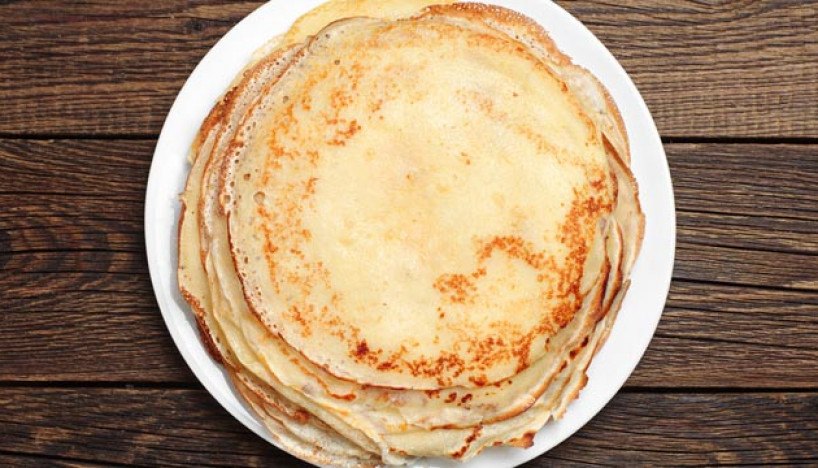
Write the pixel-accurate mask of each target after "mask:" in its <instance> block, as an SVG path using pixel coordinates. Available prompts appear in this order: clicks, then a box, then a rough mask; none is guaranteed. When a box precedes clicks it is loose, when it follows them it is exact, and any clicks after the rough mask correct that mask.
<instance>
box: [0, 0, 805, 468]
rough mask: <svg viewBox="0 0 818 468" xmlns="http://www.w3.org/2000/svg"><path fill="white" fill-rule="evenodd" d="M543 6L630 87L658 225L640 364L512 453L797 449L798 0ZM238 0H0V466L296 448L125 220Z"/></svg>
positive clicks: (706, 459)
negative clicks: (170, 114)
mask: <svg viewBox="0 0 818 468" xmlns="http://www.w3.org/2000/svg"><path fill="white" fill-rule="evenodd" d="M560 3H561V4H562V5H563V6H564V7H565V8H567V9H568V10H569V11H570V12H571V13H573V14H574V15H576V16H577V17H578V18H579V19H581V20H582V21H583V22H584V23H585V24H586V25H588V26H589V27H590V28H591V29H592V30H593V31H594V32H595V33H596V34H597V35H598V36H599V38H600V39H601V40H602V41H603V42H604V43H605V44H606V45H607V46H608V47H609V48H610V49H611V51H612V52H613V53H614V55H616V56H617V57H618V58H619V60H620V61H621V62H622V64H623V65H624V67H625V68H626V69H627V70H628V72H629V73H630V74H631V76H632V77H633V79H634V81H635V82H636V84H637V85H638V87H639V89H640V90H641V91H642V93H643V95H644V97H645V99H646V100H647V103H648V105H649V106H650V108H651V110H652V112H653V115H654V117H655V119H656V122H657V124H658V126H659V129H660V131H661V134H662V135H663V136H664V141H665V147H666V150H667V153H668V159H669V161H670V167H671V172H672V174H673V181H674V184H675V190H676V197H677V206H678V224H679V235H678V249H677V252H676V257H677V263H676V269H675V273H674V281H673V286H672V288H671V292H670V298H669V300H668V303H667V307H666V309H665V312H664V316H663V318H662V322H661V324H660V325H659V329H658V331H657V333H656V336H655V338H654V340H653V342H652V344H651V347H650V349H649V350H648V352H647V354H646V355H645V357H644V359H643V361H642V363H641V365H640V366H639V368H638V369H637V371H636V372H635V373H634V374H633V376H632V377H631V378H630V380H629V381H628V383H627V385H626V387H625V388H624V389H623V390H622V391H621V392H620V393H619V395H618V396H617V397H616V398H615V399H614V400H613V401H612V402H611V404H610V405H608V407H607V408H605V410H603V411H602V413H601V414H600V415H598V416H597V417H596V418H595V419H594V420H593V421H592V422H591V423H590V424H588V425H587V426H586V427H585V428H584V429H583V430H581V431H580V432H579V433H577V434H576V435H575V436H574V437H572V438H571V439H569V440H568V441H567V442H565V443H563V444H562V445H560V446H559V447H557V448H556V449H555V450H553V451H551V452H550V453H548V454H547V455H545V456H543V457H541V458H539V459H538V460H537V461H535V462H533V463H532V464H531V466H546V465H551V464H561V463H578V464H584V463H606V464H616V465H624V464H630V463H644V464H712V463H724V464H737V463H750V462H757V463H764V464H773V463H799V462H803V463H813V464H814V463H818V3H815V2H803V1H784V0H776V1H718V2H717V1H711V2H701V1H680V2H674V3H673V4H671V3H670V2H664V1H661V2H659V1H649V0H632V1H627V2H625V4H623V5H618V3H620V2H597V1H563V2H560ZM256 6H258V2H227V1H181V0H173V1H160V2H154V1H145V0H139V1H132V2H106V1H87V2H49V1H35V0H19V1H11V2H0V103H1V104H0V105H2V110H1V111H0V207H2V208H1V209H0V266H1V267H2V271H1V272H0V465H7V464H20V465H29V464H36V465H39V464H55V465H72V466H74V465H94V464H104V465H109V464H139V465H154V464H157V463H162V464H194V465H267V466H290V465H292V466H295V465H298V464H299V463H298V462H296V461H295V460H294V459H293V458H291V457H289V456H288V455H286V454H284V453H282V452H280V451H278V450H276V449H275V448H273V447H271V446H270V445H268V444H266V443H265V442H263V441H262V440H261V439H259V438H258V437H256V436H254V435H253V434H252V433H250V432H249V431H248V430H246V429H245V428H243V427H242V426H241V425H240V424H239V423H238V422H236V421H235V420H233V418H232V417H231V416H229V415H228V414H227V413H226V412H225V411H224V410H223V409H221V407H219V405H218V404H217V403H216V402H215V400H213V398H211V397H210V396H209V395H208V394H207V392H206V391H205V390H203V388H202V387H201V385H200V384H199V383H198V382H197V381H196V380H195V378H194V377H193V375H192V374H191V372H190V371H189V370H188V368H187V367H186V365H185V364H184V362H183V361H182V359H181V357H180V355H179V353H178V352H177V350H176V348H175V347H174V345H173V343H172V341H171V339H170V335H169V334H168V332H167V330H166V329H165V326H164V324H163V322H162V318H161V316H160V313H159V310H158V308H157V305H156V302H155V301H154V297H153V292H152V290H151V285H150V281H149V277H148V269H147V265H146V259H145V250H144V240H143V231H142V209H143V200H144V190H145V182H146V180H147V175H148V168H149V166H150V163H151V155H152V153H153V149H154V145H155V143H156V138H157V134H158V132H159V129H160V127H161V125H162V122H163V120H164V118H165V115H166V113H167V111H168V109H169V108H170V105H171V102H172V101H173V99H174V96H175V95H176V93H177V92H178V90H179V88H180V87H181V85H182V83H183V82H184V80H185V78H186V77H187V76H188V74H189V73H190V72H191V70H192V69H193V67H194V66H195V65H196V63H197V62H198V60H199V59H200V58H201V57H202V55H204V53H205V52H206V51H207V50H208V48H210V47H211V46H212V45H213V44H214V43H215V42H216V40H217V39H218V38H219V37H220V36H221V35H222V34H224V33H225V32H226V31H227V30H228V28H230V27H231V26H232V25H234V24H235V23H236V22H237V21H239V20H240V19H241V18H242V17H243V16H244V15H246V14H247V13H249V12H250V11H252V10H253V9H254V8H255V7H256ZM634 138H638V136H634Z"/></svg>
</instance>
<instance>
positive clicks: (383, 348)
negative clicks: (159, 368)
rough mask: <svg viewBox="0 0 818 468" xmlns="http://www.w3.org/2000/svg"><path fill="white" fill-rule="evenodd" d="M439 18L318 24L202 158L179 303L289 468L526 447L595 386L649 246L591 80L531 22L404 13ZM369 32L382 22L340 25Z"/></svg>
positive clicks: (438, 11)
mask: <svg viewBox="0 0 818 468" xmlns="http://www.w3.org/2000/svg"><path fill="white" fill-rule="evenodd" d="M429 3H431V2H412V3H411V4H410V3H408V2H384V3H380V4H378V3H377V2H330V3H329V4H326V5H327V6H324V7H321V8H319V9H318V10H316V12H314V13H313V14H311V15H308V16H307V17H305V18H303V19H302V20H300V21H299V22H297V23H296V25H295V26H294V28H293V30H292V31H291V32H290V33H288V34H287V35H285V36H284V37H283V38H282V39H280V40H278V41H275V42H273V43H271V44H268V45H267V46H266V47H265V48H264V49H262V50H261V51H260V52H259V53H258V54H257V55H256V60H255V62H254V63H252V64H250V65H249V66H248V68H247V69H246V70H245V71H244V72H243V73H242V75H240V76H239V77H238V78H237V80H236V81H235V82H234V85H233V86H232V87H231V90H230V91H229V92H228V93H227V94H226V95H225V96H224V98H223V99H222V100H221V101H220V103H219V104H217V106H216V107H215V108H214V110H213V111H212V112H211V114H210V116H209V117H208V118H207V120H206V121H205V123H204V124H203V126H202V129H201V131H200V133H199V136H198V137H197V140H196V142H195V143H194V146H193V148H192V151H191V159H192V163H193V166H192V169H191V173H190V177H189V180H188V184H187V186H186V190H185V193H184V194H183V197H182V200H183V206H184V209H183V215H182V218H181V220H180V239H179V252H180V258H179V265H180V267H179V268H180V269H179V283H180V289H181V290H182V292H183V295H184V297H185V298H186V299H187V300H188V302H190V304H191V306H192V309H193V310H194V312H195V315H196V317H197V321H198V323H199V326H200V329H201V331H202V336H203V340H204V341H205V343H207V344H208V347H209V349H210V350H211V353H212V354H213V355H214V357H215V358H216V359H218V360H219V361H220V362H222V363H223V364H224V365H225V367H226V368H227V369H228V372H229V373H230V374H231V376H232V377H233V379H234V381H235V382H236V386H237V389H238V390H239V392H240V393H241V394H242V395H243V396H244V397H245V399H246V401H247V402H248V404H249V405H250V406H251V407H252V408H254V409H255V410H256V412H257V414H258V415H259V417H260V418H261V419H262V420H263V421H264V422H265V424H266V425H267V427H268V429H269V430H270V432H271V434H272V435H273V437H274V438H275V439H276V440H277V442H278V443H279V445H281V446H282V447H283V448H284V449H286V450H288V451H290V452H291V453H293V454H294V455H296V456H298V457H300V458H303V459H306V460H308V461H312V462H314V463H322V464H331V465H344V466H369V465H372V464H380V463H388V464H402V463H406V462H407V461H409V460H410V459H411V458H412V457H415V456H448V457H452V458H458V459H466V458H469V457H471V456H474V455H475V454H477V453H479V451H480V450H482V449H484V448H485V447H487V446H491V445H513V446H520V447H525V446H528V445H530V444H531V442H532V437H533V434H534V433H535V432H536V431H537V430H538V429H539V428H540V427H542V425H544V424H545V423H546V422H547V421H548V419H550V418H552V417H560V416H561V415H562V413H563V412H564V410H565V407H566V405H567V404H568V403H569V402H570V401H571V400H573V399H574V398H575V397H576V395H577V394H578V392H579V390H580V389H581V388H582V386H584V383H585V381H586V377H585V369H586V368H587V366H588V364H589V363H590V359H591V358H592V356H593V354H594V353H595V351H596V350H597V349H598V348H599V346H601V343H602V342H604V339H605V337H606V336H607V333H608V332H609V330H610V327H611V326H612V324H613V320H614V317H615V315H616V311H617V310H618V307H619V303H620V301H621V298H622V295H623V294H624V291H625V290H626V289H627V276H628V272H629V271H630V268H631V267H632V264H633V261H634V260H635V257H636V254H637V252H638V248H639V244H640V242H641V236H642V230H643V225H644V219H643V216H642V214H641V209H640V207H639V203H638V198H637V192H636V185H635V180H634V179H633V177H632V175H631V174H630V171H629V169H628V162H629V159H630V158H629V155H628V145H627V136H626V134H625V131H624V126H623V125H622V121H621V118H620V117H619V114H618V112H617V110H616V107H615V105H614V104H613V101H612V100H611V99H610V98H609V97H608V94H607V92H606V91H605V90H604V88H603V87H602V86H601V85H600V84H599V83H598V81H596V80H595V79H594V78H593V77H592V76H591V75H590V74H589V73H587V72H585V71H584V70H582V69H581V68H579V67H576V66H574V65H572V64H571V63H570V60H569V59H567V58H566V57H565V56H563V55H562V54H561V53H560V52H559V51H558V50H557V49H556V47H555V46H554V45H553V43H552V42H551V41H550V39H548V37H547V35H546V34H545V33H544V31H542V30H541V29H540V28H539V27H538V26H536V25H535V24H534V23H532V22H531V21H530V20H528V19H526V18H524V17H522V16H520V15H517V14H515V13H513V12H510V11H508V10H504V9H500V8H497V7H489V6H485V5H478V4H455V5H449V6H433V7H430V8H427V9H424V10H422V11H419V12H416V13H415V14H413V15H412V14H411V12H412V11H414V10H415V9H416V8H415V7H419V6H423V5H422V4H429ZM396 5H397V9H393V7H395V6H396ZM333 12H334V13H335V14H333ZM358 13H365V14H368V15H369V16H374V17H376V18H362V17H356V18H348V19H343V20H341V21H333V20H336V19H339V18H347V17H348V16H355V14H358ZM377 18H380V19H377ZM330 22H331V24H329V25H327V26H326V27H325V28H324V29H322V30H321V31H316V29H317V28H320V27H321V26H319V25H322V24H326V23H330ZM308 32H317V34H315V35H314V36H312V37H310V38H306V35H307V34H308ZM435 41H437V44H436V45H435V44H434V42H435ZM430 51H434V52H435V53H434V54H433V53H431V52H430ZM390 90H391V91H390ZM515 94H516V96H515ZM498 122H499V123H498ZM280 278H283V280H280ZM276 279H279V281H276ZM339 292H341V293H342V294H339ZM341 297H343V299H342V298H341Z"/></svg>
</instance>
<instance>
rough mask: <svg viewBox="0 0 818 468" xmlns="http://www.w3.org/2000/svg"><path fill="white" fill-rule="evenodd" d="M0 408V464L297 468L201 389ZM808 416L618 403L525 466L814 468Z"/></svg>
mask: <svg viewBox="0 0 818 468" xmlns="http://www.w3.org/2000/svg"><path fill="white" fill-rule="evenodd" d="M0 402H2V403H3V404H2V405H0V431H2V433H3V434H4V439H3V449H2V450H3V452H4V453H5V454H6V455H7V456H13V455H15V454H21V456H25V455H30V456H36V455H46V456H49V457H52V458H51V459H52V460H63V461H69V462H73V461H77V462H99V463H106V464H108V463H124V464H131V463H136V464H142V465H154V464H157V463H161V464H167V465H197V466H203V465H208V466H209V465H218V466H225V465H229V466H306V465H303V464H300V463H299V462H297V461H296V460H295V459H293V458H292V457H289V456H288V455H286V454H284V453H282V452H280V451H279V450H277V449H275V448H273V447H271V446H269V445H267V444H266V443H265V442H264V441H263V440H262V439H260V438H258V437H256V436H255V435H253V434H252V433H251V432H250V431H248V430H247V429H245V428H243V427H242V426H241V425H240V424H239V423H238V422H236V421H235V420H234V419H233V418H232V417H231V416H230V415H229V414H227V413H226V412H225V411H224V410H223V409H221V408H220V407H219V406H218V404H217V403H216V402H215V401H214V400H213V399H212V397H210V396H209V395H208V394H207V393H206V392H205V391H203V390H152V389H109V388H106V389H95V388H77V389H69V388H59V389H52V388H36V387H35V388H26V387H20V388H3V389H0ZM569 411H570V410H569ZM817 413H818V395H816V394H815V393H786V394H784V393H747V394H733V393H727V394H717V395H712V394H695V393H694V394H677V393H667V394H649V393H623V394H620V395H618V396H617V397H615V398H614V400H613V401H612V402H611V403H610V404H609V405H608V406H607V407H606V408H605V409H604V410H603V411H602V412H601V413H600V415H599V416H597V417H596V418H595V419H594V420H593V421H591V422H590V423H589V424H588V425H587V426H586V427H585V428H584V429H582V430H580V431H579V432H578V433H577V434H576V435H575V436H574V437H572V438H571V439H569V440H568V441H567V442H565V443H563V444H562V445H560V446H558V447H557V448H556V449H554V450H553V451H551V452H550V453H548V454H546V455H544V456H543V457H540V458H538V459H537V460H536V461H534V462H532V463H530V464H529V466H550V465H551V464H555V463H560V464H561V463H565V462H570V463H586V464H587V463H603V464H613V465H627V464H632V463H642V464H673V465H692V464H713V463H717V462H718V463H736V464H738V463H753V462H756V463H757V462H759V461H762V460H763V461H764V462H765V463H794V462H802V463H808V462H812V463H815V462H818V458H816V452H815V450H814V447H815V446H816V445H818V419H816V418H815V414H817Z"/></svg>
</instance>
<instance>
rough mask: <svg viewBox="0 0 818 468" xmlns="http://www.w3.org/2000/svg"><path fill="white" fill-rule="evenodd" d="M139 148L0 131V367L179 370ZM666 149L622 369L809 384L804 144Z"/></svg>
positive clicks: (813, 175)
mask: <svg viewBox="0 0 818 468" xmlns="http://www.w3.org/2000/svg"><path fill="white" fill-rule="evenodd" d="M152 151H153V142H151V141H122V140H111V141H99V140H56V141H38V140H0V175H2V177H3V180H2V182H3V184H2V187H3V188H2V190H3V191H2V192H0V204H2V205H3V206H7V207H9V209H7V210H3V211H0V266H2V271H1V272H0V299H1V300H2V303H3V305H4V308H3V310H2V312H0V314H2V319H3V321H4V326H3V327H0V381H2V380H5V381H48V380H52V381H53V380H58V381H146V382H177V383H185V384H190V383H192V382H193V378H192V376H191V374H190V372H189V371H188V370H187V368H186V366H185V365H184V363H183V362H182V360H181V358H180V357H179V355H178V352H177V351H176V349H175V347H174V346H173V344H172V342H171V340H170V338H169V336H168V333H167V331H166V329H165V327H164V323H163V322H162V320H161V317H160V315H159V312H158V309H157V307H156V304H155V301H154V298H153V293H152V290H151V286H150V280H149V277H148V272H147V264H146V259H145V256H144V247H143V246H144V241H143V234H142V210H143V205H142V200H143V196H144V189H143V187H144V184H145V179H146V174H147V171H148V167H149V161H150V158H151V154H152ZM667 151H668V157H669V160H670V163H671V170H672V173H673V176H674V180H675V184H676V186H675V189H676V194H677V203H678V206H679V209H680V212H679V216H678V222H679V249H678V252H677V257H678V261H677V267H676V272H675V277H676V281H675V282H674V284H673V287H672V289H671V294H670V299H669V302H668V307H667V309H666V311H665V316H664V319H663V321H662V322H661V324H660V326H659V330H658V332H657V335H656V337H655V339H654V341H653V343H652V345H651V348H650V349H649V350H648V352H647V354H646V356H645V358H644V360H643V363H642V365H641V366H640V367H639V369H638V370H637V372H636V373H635V374H634V375H633V376H632V378H631V380H630V381H629V385H632V386H639V387H652V388H666V387H674V386H685V387H707V388H732V387H749V388H818V367H816V366H815V365H814V363H815V362H817V361H818V351H817V350H818V314H816V311H818V287H816V285H815V283H814V281H815V279H816V278H818V273H817V272H818V262H816V258H818V241H816V239H818V224H817V223H815V222H814V221H813V218H812V217H811V210H813V209H814V208H813V207H814V205H813V204H812V203H811V200H812V199H814V198H815V197H816V195H815V193H816V192H815V190H816V188H815V187H814V186H813V185H811V184H808V183H806V182H807V181H809V180H818V158H816V157H815V156H816V147H815V146H811V145H781V146H778V145H776V146H771V145H717V144H708V145H699V144H693V145H691V144H673V145H668V146H667ZM702 167H706V168H708V170H702V169H701V168H702ZM765 171H766V172H770V171H771V172H774V173H775V174H783V175H789V176H791V177H785V176H781V177H779V178H778V179H775V180H772V181H771V180H770V178H767V177H762V176H761V174H764V173H765ZM35 187H36V188H38V189H39V190H34V188H35ZM779 200H787V206H786V207H783V204H782V203H781V202H780V201H779ZM714 207H715V208H714Z"/></svg>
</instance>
